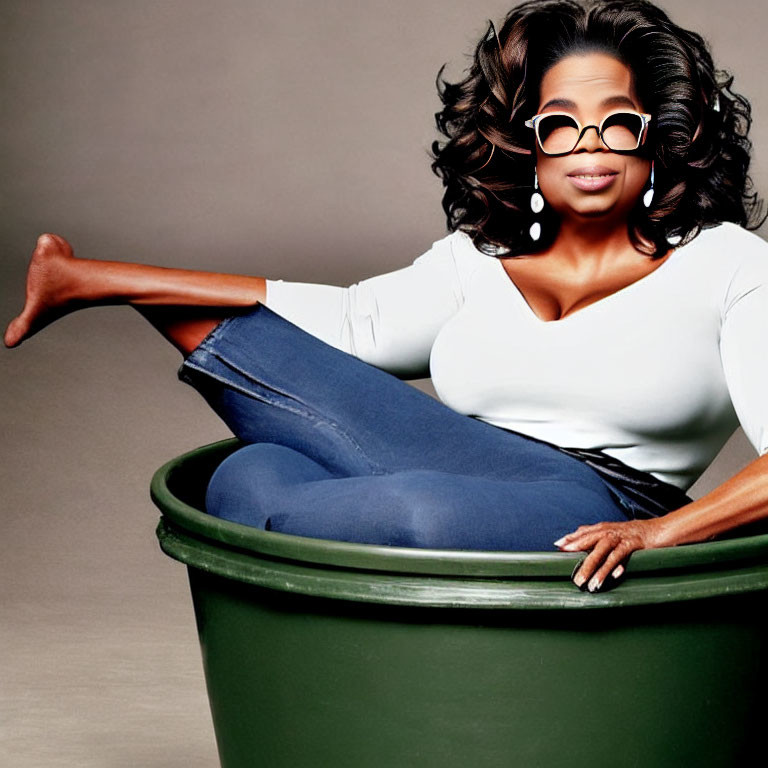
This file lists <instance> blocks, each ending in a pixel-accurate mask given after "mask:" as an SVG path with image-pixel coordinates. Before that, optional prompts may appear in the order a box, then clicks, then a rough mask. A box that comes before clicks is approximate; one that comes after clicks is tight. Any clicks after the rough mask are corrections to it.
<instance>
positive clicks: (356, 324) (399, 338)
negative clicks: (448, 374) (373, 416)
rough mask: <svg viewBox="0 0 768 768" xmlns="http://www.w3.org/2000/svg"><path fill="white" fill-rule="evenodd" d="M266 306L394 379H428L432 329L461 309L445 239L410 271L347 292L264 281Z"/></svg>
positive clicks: (434, 331) (448, 240) (460, 294)
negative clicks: (392, 375) (389, 374)
mask: <svg viewBox="0 0 768 768" xmlns="http://www.w3.org/2000/svg"><path fill="white" fill-rule="evenodd" d="M266 283H267V295H266V301H265V302H264V303H265V304H266V306H268V307H269V308H270V309H272V310H273V311H274V312H277V314H279V315H282V316H283V317H284V318H285V319H286V320H289V321H290V322H292V323H294V324H295V325H298V326H299V327H300V328H302V329H303V330H305V331H307V332H308V333H311V334H312V335H313V336H316V337H318V338H319V339H321V340H322V341H324V342H326V343H327V344H330V345H331V346H334V347H336V348H337V349H341V350H343V351H345V352H348V353H349V354H351V355H354V356H355V357H358V358H359V359H361V360H363V361H364V362H366V363H370V364H371V365H374V366H376V367H377V368H381V369H383V370H385V371H388V372H389V373H392V374H394V375H395V376H398V377H399V378H402V379H409V378H424V377H427V376H429V355H430V352H431V349H432V344H433V343H434V341H435V338H436V336H437V334H438V332H439V330H440V328H441V327H442V326H443V325H444V324H445V323H446V322H447V320H448V319H449V318H450V317H452V316H453V315H454V314H455V313H456V312H457V311H458V309H459V308H460V307H461V305H462V304H463V301H464V294H463V286H462V280H461V278H460V273H459V269H458V267H457V263H456V258H455V252H454V248H453V247H452V237H451V235H448V236H446V237H444V238H442V239H440V240H436V241H435V242H434V243H432V246H431V247H430V248H429V250H427V251H426V252H425V253H422V254H421V255H420V256H418V257H417V258H416V259H415V260H414V261H413V263H412V264H411V265H410V266H407V267H404V268H402V269H398V270H395V271H394V272H388V273H386V274H382V275H376V276H374V277H370V278H367V279H365V280H361V281H360V282H358V283H354V284H352V285H350V286H348V287H346V288H345V287H340V286H334V285H321V284H318V283H297V282H289V281H286V280H269V279H268V280H267V281H266Z"/></svg>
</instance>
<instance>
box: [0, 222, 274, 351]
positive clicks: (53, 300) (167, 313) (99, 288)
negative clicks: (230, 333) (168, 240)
mask: <svg viewBox="0 0 768 768" xmlns="http://www.w3.org/2000/svg"><path fill="white" fill-rule="evenodd" d="M265 298H266V283H265V280H264V278H263V277H252V276H247V275H229V274H223V273H220V272H202V271H197V270H189V269H169V268H167V267H154V266H149V265H146V264H133V263H127V262H119V261H97V260H93V259H79V258H75V256H74V254H73V253H72V248H71V246H70V245H69V243H68V242H67V241H66V240H65V239H64V238H63V237H59V236H58V235H50V234H46V235H41V236H40V237H39V238H38V241H37V246H36V248H35V250H34V252H33V254H32V259H31V260H30V263H29V270H28V272H27V286H26V302H25V304H24V308H23V310H22V311H21V313H20V314H19V315H18V316H17V317H15V318H14V319H13V320H11V322H10V323H9V325H8V328H7V329H6V331H5V337H4V341H5V345H6V346H7V347H15V346H17V345H19V344H21V342H22V341H24V340H25V339H27V338H29V337H30V336H32V335H33V334H35V333H37V331H39V330H41V329H42V328H44V327H45V326H46V325H48V324H49V323H51V322H53V321H54V320H56V319H58V318H59V317H62V316H63V315H65V314H68V313H69V312H73V311H74V310H76V309H83V308H85V307H89V306H100V305H105V304H130V305H131V306H134V307H135V308H136V309H138V310H139V311H140V312H141V313H142V315H144V316H145V317H146V318H147V319H148V320H149V321H150V322H151V323H152V324H153V325H154V326H155V327H156V328H157V329H158V330H159V331H160V332H161V333H162V334H163V335H164V336H165V337H166V338H167V339H169V341H171V343H173V344H174V346H176V348H177V349H178V350H179V351H180V352H182V354H187V353H189V352H191V351H192V350H193V349H194V348H195V347H196V346H197V344H199V342H200V341H202V339H203V338H204V337H205V335H206V334H207V333H208V332H209V331H210V330H211V329H212V328H213V327H214V326H216V325H217V324H218V323H219V322H220V321H221V320H222V319H223V318H224V317H227V316H228V315H230V314H232V310H233V309H234V308H242V307H250V306H254V305H255V304H257V303H258V302H261V301H264V299H265Z"/></svg>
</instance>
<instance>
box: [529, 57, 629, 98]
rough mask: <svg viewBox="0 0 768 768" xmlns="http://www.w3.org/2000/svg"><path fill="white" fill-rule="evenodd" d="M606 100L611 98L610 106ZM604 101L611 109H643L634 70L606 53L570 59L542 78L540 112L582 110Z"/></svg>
mask: <svg viewBox="0 0 768 768" xmlns="http://www.w3.org/2000/svg"><path fill="white" fill-rule="evenodd" d="M606 99H610V104H608V102H607V101H606ZM550 102H554V103H550ZM604 102H605V104H606V105H608V106H627V107H629V106H634V107H635V108H638V107H639V106H640V104H639V102H638V100H637V95H636V92H635V86H634V77H633V75H632V70H631V69H630V68H629V67H628V66H627V65H626V64H624V63H623V62H621V61H619V60H618V59H616V58H614V57H613V56H610V55H608V54H606V53H584V54H573V55H571V56H566V57H565V58H563V59H561V60H560V61H558V62H557V64H554V65H553V66H552V67H550V68H549V69H548V70H547V72H546V73H545V74H544V77H543V78H542V79H541V84H540V86H539V109H540V110H541V109H544V108H545V107H546V108H547V109H553V110H555V109H557V110H560V109H576V110H578V109H579V107H585V108H588V107H592V106H596V105H599V104H603V103H604Z"/></svg>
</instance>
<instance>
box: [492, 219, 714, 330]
mask: <svg viewBox="0 0 768 768" xmlns="http://www.w3.org/2000/svg"><path fill="white" fill-rule="evenodd" d="M700 236H701V233H699V235H697V236H696V237H695V238H693V240H691V241H690V242H688V243H686V244H685V245H681V246H678V247H676V248H673V249H672V252H671V253H670V254H669V256H667V257H666V259H665V260H664V262H663V263H662V264H661V265H660V266H658V267H656V269H654V270H653V271H652V272H648V273H647V274H645V275H643V276H642V277H639V278H637V280H633V281H632V282H631V283H628V284H627V285H625V286H624V287H623V288H619V289H618V290H616V291H614V292H613V293H609V294H608V295H607V296H603V297H602V298H601V299H597V300H596V301H592V302H590V303H589V304H586V305H585V306H583V307H582V308H581V309H577V310H575V311H574V312H570V313H569V314H567V315H565V316H564V317H561V318H559V319H557V320H543V319H542V318H541V317H539V316H538V315H537V314H536V312H535V311H534V309H533V307H532V306H531V305H530V304H529V303H528V299H526V298H525V296H524V295H523V292H522V291H521V290H520V288H519V287H518V285H517V283H515V281H514V280H513V279H512V278H511V277H510V275H509V273H508V272H507V270H506V269H505V268H504V264H503V263H502V261H501V259H500V258H497V257H493V258H495V260H496V262H497V263H498V268H499V269H500V270H501V274H502V278H503V279H504V280H505V281H506V282H507V283H509V285H510V286H511V289H512V291H513V292H514V293H515V294H516V295H517V297H518V298H519V300H520V302H521V303H522V304H523V306H524V308H525V309H526V310H527V311H528V313H529V314H530V316H531V317H532V318H533V319H534V320H535V321H536V322H538V323H541V324H542V325H557V324H558V323H562V322H564V321H566V320H570V319H571V318H572V317H574V316H576V315H578V314H580V313H581V312H583V311H584V310H587V309H589V308H590V307H597V306H598V305H600V304H603V303H604V302H609V300H610V299H613V298H614V297H615V296H622V295H624V294H625V293H627V292H628V291H631V290H632V289H633V288H635V286H641V285H642V284H645V283H647V282H648V281H649V280H650V278H652V277H653V275H656V274H657V273H659V272H664V268H665V267H667V266H668V264H669V262H671V261H674V260H675V259H676V258H677V257H678V254H679V253H680V252H681V251H684V250H685V249H686V248H688V246H690V245H692V244H693V243H694V242H696V240H698V239H699V237H700Z"/></svg>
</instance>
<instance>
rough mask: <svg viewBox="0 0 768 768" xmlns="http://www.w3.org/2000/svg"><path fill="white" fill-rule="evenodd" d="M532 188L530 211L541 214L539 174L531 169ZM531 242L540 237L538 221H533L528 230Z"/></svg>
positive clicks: (542, 202)
mask: <svg viewBox="0 0 768 768" xmlns="http://www.w3.org/2000/svg"><path fill="white" fill-rule="evenodd" d="M533 188H534V190H536V191H534V193H533V194H532V195H531V210H532V211H533V212H534V213H541V212H542V211H543V210H544V198H543V197H542V196H541V192H539V191H538V189H539V174H538V173H537V172H536V168H535V167H534V169H533ZM529 233H530V235H531V240H538V239H539V238H540V237H541V224H539V222H538V221H534V222H533V224H531V228H530V230H529Z"/></svg>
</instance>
